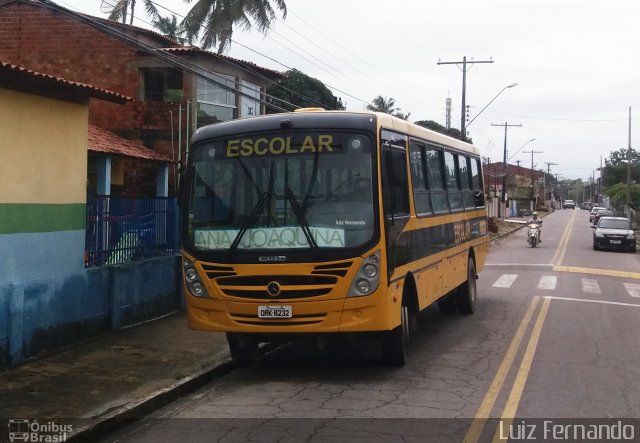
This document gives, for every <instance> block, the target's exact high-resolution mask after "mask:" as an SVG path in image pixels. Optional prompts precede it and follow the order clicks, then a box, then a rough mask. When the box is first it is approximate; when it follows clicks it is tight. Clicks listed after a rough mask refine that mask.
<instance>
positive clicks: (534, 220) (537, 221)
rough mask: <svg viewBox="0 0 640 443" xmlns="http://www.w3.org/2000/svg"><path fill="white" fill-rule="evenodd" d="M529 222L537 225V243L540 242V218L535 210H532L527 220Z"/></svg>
mask: <svg viewBox="0 0 640 443" xmlns="http://www.w3.org/2000/svg"><path fill="white" fill-rule="evenodd" d="M531 223H535V224H536V225H538V243H542V219H541V218H538V213H537V212H536V211H533V214H531V218H530V219H529V221H527V224H528V225H530V224H531Z"/></svg>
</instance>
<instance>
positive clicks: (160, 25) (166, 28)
mask: <svg viewBox="0 0 640 443" xmlns="http://www.w3.org/2000/svg"><path fill="white" fill-rule="evenodd" d="M152 24H153V27H154V28H156V29H157V30H158V32H160V33H161V34H162V35H164V36H165V37H167V38H170V39H171V40H175V41H177V42H178V43H180V44H185V43H186V40H187V39H186V38H184V37H182V36H181V34H184V32H185V31H184V29H182V28H181V27H180V25H178V19H177V17H176V16H175V15H172V16H171V18H169V17H161V16H159V17H158V18H156V19H154V20H153V23H152Z"/></svg>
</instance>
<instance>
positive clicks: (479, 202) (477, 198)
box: [471, 159, 485, 208]
mask: <svg viewBox="0 0 640 443" xmlns="http://www.w3.org/2000/svg"><path fill="white" fill-rule="evenodd" d="M480 171H481V169H480V160H477V159H472V160H471V189H473V193H474V202H475V205H476V208H484V206H485V202H484V186H483V183H482V175H481V173H480Z"/></svg>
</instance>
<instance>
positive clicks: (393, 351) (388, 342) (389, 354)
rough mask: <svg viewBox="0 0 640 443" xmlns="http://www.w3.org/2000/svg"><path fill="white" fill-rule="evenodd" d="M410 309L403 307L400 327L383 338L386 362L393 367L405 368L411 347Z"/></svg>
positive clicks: (386, 333) (388, 332)
mask: <svg viewBox="0 0 640 443" xmlns="http://www.w3.org/2000/svg"><path fill="white" fill-rule="evenodd" d="M409 316H410V312H409V307H408V306H405V305H403V306H402V309H401V311H400V325H399V326H397V327H395V328H394V329H392V330H391V331H387V332H385V333H384V336H383V338H382V346H383V353H384V355H383V357H384V361H385V362H386V363H388V364H390V365H393V366H404V365H405V363H406V362H407V357H408V347H409V327H410V324H411V321H410V317H409Z"/></svg>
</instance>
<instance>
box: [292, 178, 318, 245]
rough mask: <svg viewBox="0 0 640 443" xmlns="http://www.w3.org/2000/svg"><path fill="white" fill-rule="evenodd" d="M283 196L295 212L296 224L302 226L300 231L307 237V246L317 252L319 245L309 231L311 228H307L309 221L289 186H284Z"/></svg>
mask: <svg viewBox="0 0 640 443" xmlns="http://www.w3.org/2000/svg"><path fill="white" fill-rule="evenodd" d="M284 196H285V197H286V199H287V200H288V201H289V204H290V205H291V208H292V209H293V213H294V214H295V216H296V219H297V220H298V224H299V225H300V227H301V228H302V232H303V233H304V236H305V237H306V239H307V243H309V246H311V249H313V250H315V251H316V252H319V251H320V247H319V246H318V243H317V242H316V239H315V238H313V233H312V232H311V228H309V223H308V222H307V219H306V217H305V216H304V211H303V210H302V208H301V207H300V205H299V204H298V202H297V200H296V196H295V195H294V194H293V191H291V189H290V188H289V186H287V187H286V188H285V190H284Z"/></svg>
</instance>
